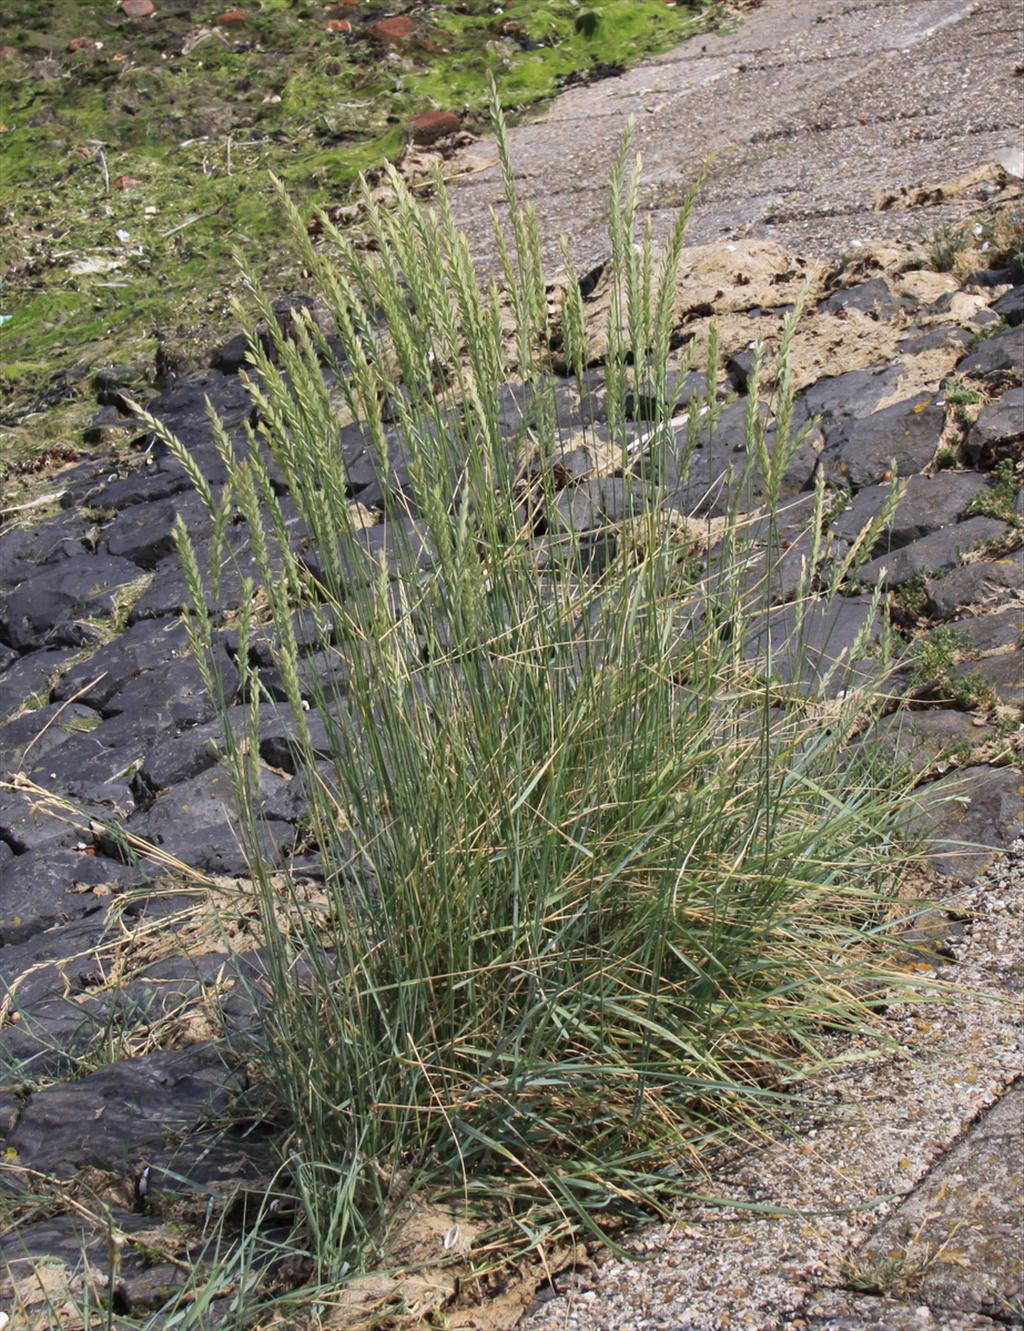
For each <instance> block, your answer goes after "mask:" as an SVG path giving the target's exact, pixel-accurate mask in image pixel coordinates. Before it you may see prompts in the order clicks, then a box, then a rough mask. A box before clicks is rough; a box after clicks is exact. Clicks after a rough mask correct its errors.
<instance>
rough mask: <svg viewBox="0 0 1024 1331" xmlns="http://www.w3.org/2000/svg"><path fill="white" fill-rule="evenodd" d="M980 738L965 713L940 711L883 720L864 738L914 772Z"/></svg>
mask: <svg viewBox="0 0 1024 1331" xmlns="http://www.w3.org/2000/svg"><path fill="white" fill-rule="evenodd" d="M980 738H982V732H981V731H979V729H978V727H977V726H976V725H975V724H974V721H973V719H972V718H971V717H970V716H969V715H968V714H967V713H966V712H958V711H953V710H950V709H940V708H936V709H934V710H928V711H915V712H896V713H893V714H892V715H890V716H883V717H882V718H881V719H880V720H879V721H877V722H876V723H875V725H874V726H872V727H871V729H870V730H869V731H868V732H867V734H866V735H865V736H864V739H865V742H867V743H872V744H877V745H878V748H879V751H880V752H881V753H883V754H885V755H886V756H887V757H888V758H890V759H891V760H892V761H893V762H894V763H897V764H898V765H900V766H907V767H911V768H914V769H916V770H917V771H921V770H923V769H924V768H925V767H928V766H930V765H931V764H932V763H934V762H936V761H938V760H939V759H940V758H942V757H943V756H944V755H947V754H952V753H954V752H956V751H957V750H959V749H962V748H963V747H964V745H968V746H969V745H972V744H976V743H977V742H978V741H979V739H980Z"/></svg>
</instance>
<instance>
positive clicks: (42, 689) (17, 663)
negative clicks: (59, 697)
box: [0, 647, 78, 717]
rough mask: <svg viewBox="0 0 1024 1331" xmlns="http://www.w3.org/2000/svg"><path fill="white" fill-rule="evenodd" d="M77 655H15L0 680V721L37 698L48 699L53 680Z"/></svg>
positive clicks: (51, 651) (60, 651)
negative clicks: (0, 718)
mask: <svg viewBox="0 0 1024 1331" xmlns="http://www.w3.org/2000/svg"><path fill="white" fill-rule="evenodd" d="M77 655H78V653H77V652H76V651H75V650H74V649H73V648H70V647H65V648H48V649H45V650H43V651H41V652H30V653H29V654H28V655H27V656H17V655H16V656H15V657H14V659H13V660H12V661H10V662H9V663H8V666H7V669H6V670H5V671H4V674H3V678H2V679H0V717H7V716H12V715H13V714H14V713H15V712H20V711H21V709H22V708H23V707H24V706H25V704H26V703H28V702H32V701H34V700H35V699H37V698H40V697H43V698H48V697H49V696H50V690H51V688H52V687H53V683H54V680H55V679H57V677H58V676H59V675H60V673H61V671H62V670H63V669H64V668H65V667H66V666H67V664H68V662H69V661H73V660H74V659H75V657H76V656H77Z"/></svg>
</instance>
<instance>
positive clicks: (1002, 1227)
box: [855, 1081, 1024, 1321]
mask: <svg viewBox="0 0 1024 1331" xmlns="http://www.w3.org/2000/svg"><path fill="white" fill-rule="evenodd" d="M1022 1142H1024V1081H1017V1082H1016V1083H1015V1084H1014V1085H1013V1086H1012V1087H1011V1088H1010V1090H1009V1091H1007V1093H1006V1094H1005V1095H1004V1096H1003V1097H1002V1098H1001V1099H1000V1100H999V1101H997V1103H996V1104H995V1105H993V1107H992V1108H991V1109H989V1110H988V1111H987V1112H986V1113H985V1114H983V1115H982V1116H981V1118H980V1119H978V1121H977V1122H976V1123H975V1124H974V1125H973V1126H972V1127H971V1128H970V1130H969V1131H968V1132H967V1134H966V1136H965V1137H964V1138H963V1140H962V1141H961V1142H960V1143H959V1145H958V1146H956V1147H955V1148H954V1149H953V1150H952V1151H950V1152H949V1154H948V1155H946V1156H945V1157H944V1158H943V1159H942V1160H941V1161H940V1162H939V1164H938V1165H937V1166H936V1168H935V1169H934V1170H932V1172H931V1174H930V1175H929V1176H928V1178H927V1179H926V1180H925V1181H924V1183H923V1184H922V1185H921V1186H919V1187H918V1188H917V1189H916V1190H915V1191H914V1192H912V1193H911V1194H910V1196H909V1197H908V1198H907V1199H906V1200H905V1201H904V1202H903V1204H902V1205H901V1206H900V1207H899V1208H898V1210H896V1211H895V1212H894V1213H893V1215H892V1216H891V1217H890V1218H889V1219H888V1220H887V1221H886V1222H885V1224H884V1225H882V1226H881V1228H880V1229H879V1230H877V1231H876V1233H874V1234H873V1235H872V1236H871V1238H870V1239H869V1240H868V1241H867V1243H865V1244H864V1246H863V1247H862V1248H861V1249H860V1251H859V1252H858V1254H857V1257H856V1259H855V1266H856V1269H857V1270H858V1271H859V1272H861V1273H862V1275H863V1276H864V1278H865V1279H867V1278H868V1276H869V1275H870V1272H871V1271H872V1270H874V1271H876V1272H877V1273H878V1275H879V1283H880V1285H881V1287H882V1288H883V1289H884V1288H885V1283H886V1281H890V1282H893V1283H894V1286H895V1288H897V1289H906V1290H907V1292H908V1294H909V1295H911V1296H912V1298H913V1302H914V1303H915V1304H924V1305H926V1306H927V1307H929V1308H932V1309H935V1310H937V1311H941V1312H944V1313H980V1314H983V1315H985V1316H991V1317H994V1318H997V1319H999V1320H1001V1321H1006V1320H1010V1321H1013V1320H1020V1319H1021V1318H1024V1152H1022V1150H1021V1147H1022Z"/></svg>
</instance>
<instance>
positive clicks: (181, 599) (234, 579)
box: [128, 537, 283, 624]
mask: <svg viewBox="0 0 1024 1331" xmlns="http://www.w3.org/2000/svg"><path fill="white" fill-rule="evenodd" d="M209 553H210V552H209V542H208V541H198V542H196V554H197V558H198V560H199V567H200V568H201V569H202V570H203V586H204V588H205V595H206V604H207V607H208V608H209V610H210V612H211V614H215V613H216V612H223V611H226V610H237V609H238V607H239V606H240V605H241V603H242V580H243V578H246V577H249V578H253V579H255V580H256V581H258V580H259V569H258V567H257V564H256V560H255V557H254V556H253V555H252V553H251V552H250V551H249V550H247V549H245V548H244V545H243V543H242V540H241V538H240V537H236V538H235V539H233V540H230V541H229V542H228V543H227V549H226V551H225V563H224V564H223V566H222V568H221V586H220V593H219V595H218V596H217V597H214V595H213V588H212V586H211V583H210V574H209ZM274 562H275V566H276V570H277V571H278V572H280V571H281V570H282V568H283V563H282V561H281V560H280V559H276V558H275V560H274ZM136 572H138V570H136ZM191 604H192V598H191V596H190V595H189V590H188V584H187V583H186V581H185V574H184V573H183V572H182V568H181V561H180V560H179V559H178V556H177V555H168V556H167V558H166V559H161V560H160V562H159V563H158V564H157V565H156V567H155V568H154V570H153V581H152V582H151V583H150V585H149V586H148V587H147V588H146V590H145V592H144V593H143V594H142V596H140V597H139V599H138V601H136V603H135V605H134V606H133V607H132V612H131V614H130V615H129V617H128V622H129V623H130V624H138V623H139V622H140V621H142V620H147V619H161V618H163V617H164V616H165V615H178V614H180V613H181V611H182V610H183V609H185V608H187V607H189V606H191Z"/></svg>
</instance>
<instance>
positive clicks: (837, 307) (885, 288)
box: [818, 277, 917, 319]
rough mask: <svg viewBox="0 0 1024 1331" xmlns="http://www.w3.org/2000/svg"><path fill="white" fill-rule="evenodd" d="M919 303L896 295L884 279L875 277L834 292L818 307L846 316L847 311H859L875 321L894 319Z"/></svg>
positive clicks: (830, 312) (907, 297)
mask: <svg viewBox="0 0 1024 1331" xmlns="http://www.w3.org/2000/svg"><path fill="white" fill-rule="evenodd" d="M916 305H917V301H915V300H912V299H911V298H910V297H909V296H897V295H894V293H893V292H892V291H890V289H889V284H888V282H886V280H885V278H884V277H873V278H871V280H870V281H868V282H861V283H859V284H858V285H857V286H854V287H845V288H843V289H842V290H840V291H834V292H833V293H832V295H831V296H829V297H827V298H826V299H825V300H823V301H822V302H821V304H820V305H819V306H818V309H819V310H827V311H828V313H829V314H845V313H846V312H847V310H859V311H860V312H861V313H862V314H869V315H871V317H872V318H874V319H893V318H895V317H896V315H898V314H900V313H902V312H903V311H904V310H912V309H914V308H915V307H916Z"/></svg>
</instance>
